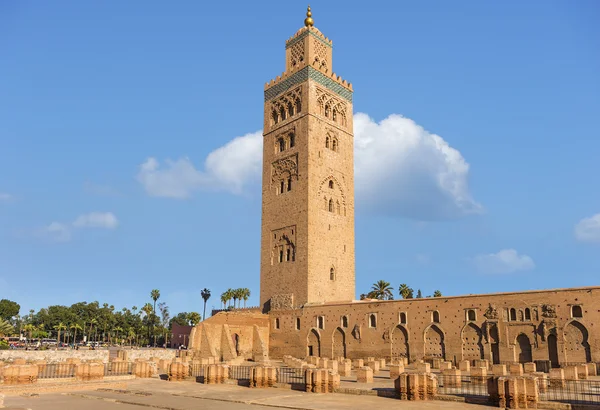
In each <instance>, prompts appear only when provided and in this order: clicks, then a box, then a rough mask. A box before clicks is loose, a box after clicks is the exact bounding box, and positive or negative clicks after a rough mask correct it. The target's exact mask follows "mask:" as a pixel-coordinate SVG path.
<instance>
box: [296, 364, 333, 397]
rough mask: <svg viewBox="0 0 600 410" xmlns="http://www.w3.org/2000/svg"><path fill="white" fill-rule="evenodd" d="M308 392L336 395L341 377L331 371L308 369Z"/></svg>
mask: <svg viewBox="0 0 600 410" xmlns="http://www.w3.org/2000/svg"><path fill="white" fill-rule="evenodd" d="M304 377H305V380H306V391H307V392H311V393H334V392H336V391H337V390H338V389H339V387H340V375H339V374H338V373H337V372H336V371H335V370H330V369H306V370H305V374H304Z"/></svg>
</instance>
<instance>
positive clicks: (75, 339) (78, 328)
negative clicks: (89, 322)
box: [69, 323, 81, 344]
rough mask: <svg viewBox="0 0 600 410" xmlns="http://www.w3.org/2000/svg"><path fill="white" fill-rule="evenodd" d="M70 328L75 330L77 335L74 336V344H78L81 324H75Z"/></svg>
mask: <svg viewBox="0 0 600 410" xmlns="http://www.w3.org/2000/svg"><path fill="white" fill-rule="evenodd" d="M69 328H70V329H71V330H75V334H74V335H73V344H75V343H77V330H81V325H80V324H79V323H73V324H72V325H71V326H69Z"/></svg>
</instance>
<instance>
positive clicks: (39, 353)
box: [0, 349, 109, 363]
mask: <svg viewBox="0 0 600 410" xmlns="http://www.w3.org/2000/svg"><path fill="white" fill-rule="evenodd" d="M108 357H109V352H108V350H70V349H69V350H0V361H12V360H14V359H16V358H21V359H25V360H29V361H33V360H45V361H47V362H48V363H60V362H64V361H66V360H67V359H72V358H75V359H80V360H102V361H103V362H105V363H106V362H108Z"/></svg>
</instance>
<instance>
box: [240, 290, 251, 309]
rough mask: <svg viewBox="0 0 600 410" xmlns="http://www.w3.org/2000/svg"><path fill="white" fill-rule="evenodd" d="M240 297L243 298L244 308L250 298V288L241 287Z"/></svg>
mask: <svg viewBox="0 0 600 410" xmlns="http://www.w3.org/2000/svg"><path fill="white" fill-rule="evenodd" d="M242 291H243V292H242V299H244V308H245V307H246V301H247V300H248V299H249V298H250V289H248V288H243V289H242Z"/></svg>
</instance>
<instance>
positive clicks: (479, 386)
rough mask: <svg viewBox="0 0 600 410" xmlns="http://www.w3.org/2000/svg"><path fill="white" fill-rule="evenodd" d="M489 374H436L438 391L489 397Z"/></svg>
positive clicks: (464, 395)
mask: <svg viewBox="0 0 600 410" xmlns="http://www.w3.org/2000/svg"><path fill="white" fill-rule="evenodd" d="M492 379H493V377H491V376H452V375H439V376H438V393H439V394H448V395H453V396H461V397H476V396H477V397H489V391H488V384H489V383H490V380H492Z"/></svg>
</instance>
